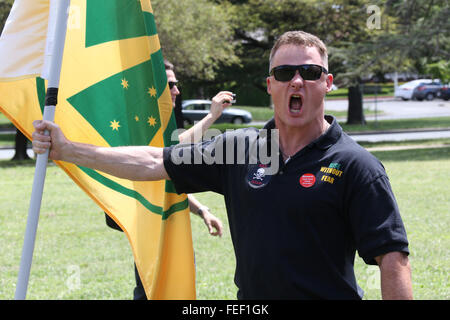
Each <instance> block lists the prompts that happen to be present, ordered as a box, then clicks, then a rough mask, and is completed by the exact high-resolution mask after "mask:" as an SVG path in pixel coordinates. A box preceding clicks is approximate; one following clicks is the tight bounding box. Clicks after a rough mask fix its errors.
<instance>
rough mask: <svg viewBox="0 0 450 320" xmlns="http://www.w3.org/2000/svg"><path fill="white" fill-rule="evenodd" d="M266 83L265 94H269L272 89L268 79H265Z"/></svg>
mask: <svg viewBox="0 0 450 320" xmlns="http://www.w3.org/2000/svg"><path fill="white" fill-rule="evenodd" d="M266 83H267V93H268V94H271V91H272V89H271V87H270V77H267V78H266Z"/></svg>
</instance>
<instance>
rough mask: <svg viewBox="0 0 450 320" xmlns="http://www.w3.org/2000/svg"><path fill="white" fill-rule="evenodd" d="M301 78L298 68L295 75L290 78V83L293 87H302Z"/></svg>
mask: <svg viewBox="0 0 450 320" xmlns="http://www.w3.org/2000/svg"><path fill="white" fill-rule="evenodd" d="M303 81H304V80H303V78H302V76H301V75H300V72H299V71H298V70H295V75H294V77H293V78H292V80H291V85H292V86H293V87H302V86H303Z"/></svg>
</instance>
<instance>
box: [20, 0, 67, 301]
mask: <svg viewBox="0 0 450 320" xmlns="http://www.w3.org/2000/svg"><path fill="white" fill-rule="evenodd" d="M69 5H70V0H60V1H58V9H57V16H56V30H55V32H56V33H55V38H54V42H53V43H52V45H53V47H52V49H51V52H52V61H51V65H50V73H49V77H48V90H47V96H46V101H45V104H46V106H45V109H44V114H43V119H44V120H49V121H53V119H54V114H55V107H56V96H57V88H58V87H59V77H60V73H61V65H62V57H63V51H64V42H65V38H66V28H67V16H68V11H69ZM47 161H48V152H47V153H45V154H40V155H38V156H37V161H36V169H35V172H34V181H33V189H32V191H31V200H30V207H29V210H28V219H27V226H26V230H25V238H24V243H23V248H22V258H21V260H20V268H19V274H18V277H17V286H16V292H15V296H14V299H15V300H24V299H25V297H26V294H27V288H28V280H29V277H30V269H31V262H32V259H33V251H34V243H35V240H36V231H37V225H38V220H39V211H40V208H41V200H42V192H43V189H44V181H45V173H46V171H47Z"/></svg>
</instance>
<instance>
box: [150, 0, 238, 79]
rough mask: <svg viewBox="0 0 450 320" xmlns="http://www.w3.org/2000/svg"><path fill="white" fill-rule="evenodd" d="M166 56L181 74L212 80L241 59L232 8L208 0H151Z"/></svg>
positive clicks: (182, 75)
mask: <svg viewBox="0 0 450 320" xmlns="http://www.w3.org/2000/svg"><path fill="white" fill-rule="evenodd" d="M151 3H152V7H153V10H154V14H155V20H156V24H157V28H158V34H159V39H160V43H161V47H162V50H163V54H164V57H165V58H166V59H168V60H170V61H171V62H172V63H173V64H174V65H175V67H176V72H177V74H178V75H179V77H185V78H191V79H205V80H212V79H214V78H215V76H216V73H217V70H218V69H219V66H222V65H225V66H227V65H231V64H235V63H237V62H238V59H237V57H236V56H235V53H234V49H235V43H234V42H233V31H232V26H231V23H230V22H231V18H230V10H231V8H230V7H228V6H226V5H225V4H224V5H218V4H215V3H212V2H211V1H208V0H183V1H178V0H152V2H151Z"/></svg>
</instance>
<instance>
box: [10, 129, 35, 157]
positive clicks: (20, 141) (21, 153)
mask: <svg viewBox="0 0 450 320" xmlns="http://www.w3.org/2000/svg"><path fill="white" fill-rule="evenodd" d="M27 145H28V139H27V137H25V135H24V134H23V133H22V132H20V130H18V129H17V132H16V147H15V149H16V154H15V155H14V157H13V158H12V159H11V160H17V161H19V160H28V159H30V157H29V156H28V154H27Z"/></svg>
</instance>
